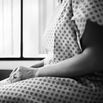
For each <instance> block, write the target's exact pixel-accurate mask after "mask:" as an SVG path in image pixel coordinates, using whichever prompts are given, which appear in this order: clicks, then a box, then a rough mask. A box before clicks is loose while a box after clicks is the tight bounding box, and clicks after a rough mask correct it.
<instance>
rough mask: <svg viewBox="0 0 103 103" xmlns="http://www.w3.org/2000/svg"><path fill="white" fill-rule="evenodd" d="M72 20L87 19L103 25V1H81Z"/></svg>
mask: <svg viewBox="0 0 103 103" xmlns="http://www.w3.org/2000/svg"><path fill="white" fill-rule="evenodd" d="M78 5H79V6H78V8H77V9H76V10H75V11H74V16H73V17H72V20H75V19H79V18H85V19H86V20H88V19H89V20H90V21H92V22H96V23H97V24H98V25H103V0H79V3H78Z"/></svg>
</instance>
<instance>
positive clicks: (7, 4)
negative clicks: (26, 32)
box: [0, 0, 20, 57]
mask: <svg viewBox="0 0 103 103" xmlns="http://www.w3.org/2000/svg"><path fill="white" fill-rule="evenodd" d="M0 57H20V0H0Z"/></svg>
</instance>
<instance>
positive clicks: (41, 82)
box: [0, 0, 103, 103]
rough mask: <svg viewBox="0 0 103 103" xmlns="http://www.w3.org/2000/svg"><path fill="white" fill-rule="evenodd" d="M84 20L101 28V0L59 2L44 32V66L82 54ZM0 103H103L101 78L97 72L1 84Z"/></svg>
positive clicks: (102, 21)
mask: <svg viewBox="0 0 103 103" xmlns="http://www.w3.org/2000/svg"><path fill="white" fill-rule="evenodd" d="M94 8H95V9H94ZM96 11H97V12H96ZM88 19H90V20H91V21H92V22H97V24H98V25H103V1H102V0H64V1H63V3H62V4H61V5H60V7H59V9H57V11H56V15H55V18H54V19H53V21H52V24H51V25H50V26H49V27H48V28H47V30H46V35H45V39H46V41H47V46H46V47H48V48H46V49H47V50H48V53H49V54H48V55H49V57H50V58H46V59H45V64H47V65H49V64H53V63H58V62H60V61H63V60H65V59H67V58H72V57H73V56H75V55H78V54H80V53H81V52H82V48H81V45H80V42H79V41H80V38H82V35H83V32H84V30H85V25H86V21H87V20H88ZM74 21H75V22H74ZM0 103H103V77H102V74H100V73H94V74H92V75H87V76H84V77H80V78H60V77H36V78H30V79H27V80H23V81H19V82H16V83H12V84H7V85H2V86H0Z"/></svg>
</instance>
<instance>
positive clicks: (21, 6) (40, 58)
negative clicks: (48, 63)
mask: <svg viewBox="0 0 103 103" xmlns="http://www.w3.org/2000/svg"><path fill="white" fill-rule="evenodd" d="M20 12H21V17H20V19H21V21H20V23H21V26H20V29H21V31H20V37H21V38H20V57H2V58H0V61H7V60H9V61H12V60H14V61H15V60H16V61H17V60H43V59H44V58H45V57H42V56H37V57H23V0H20Z"/></svg>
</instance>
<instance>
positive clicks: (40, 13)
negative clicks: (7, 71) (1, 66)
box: [0, 0, 55, 58]
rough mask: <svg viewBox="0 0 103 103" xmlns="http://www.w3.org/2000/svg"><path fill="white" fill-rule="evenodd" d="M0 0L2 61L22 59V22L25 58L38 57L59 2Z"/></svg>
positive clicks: (0, 49)
mask: <svg viewBox="0 0 103 103" xmlns="http://www.w3.org/2000/svg"><path fill="white" fill-rule="evenodd" d="M22 1H23V21H21V0H0V58H5V57H6V58H7V57H11V58H12V57H13V58H16V57H18V58H19V57H20V51H21V50H20V49H21V47H20V46H21V22H23V28H22V29H23V41H22V42H23V57H25V58H26V57H36V56H38V55H39V54H41V53H42V46H41V44H42V42H41V38H42V36H43V33H44V31H45V28H46V26H47V22H48V20H49V17H50V15H51V14H52V13H53V12H54V9H55V0H22Z"/></svg>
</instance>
